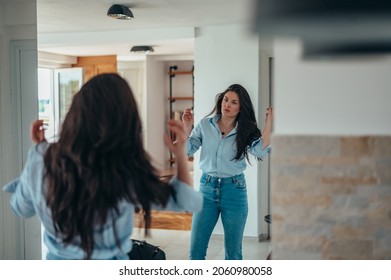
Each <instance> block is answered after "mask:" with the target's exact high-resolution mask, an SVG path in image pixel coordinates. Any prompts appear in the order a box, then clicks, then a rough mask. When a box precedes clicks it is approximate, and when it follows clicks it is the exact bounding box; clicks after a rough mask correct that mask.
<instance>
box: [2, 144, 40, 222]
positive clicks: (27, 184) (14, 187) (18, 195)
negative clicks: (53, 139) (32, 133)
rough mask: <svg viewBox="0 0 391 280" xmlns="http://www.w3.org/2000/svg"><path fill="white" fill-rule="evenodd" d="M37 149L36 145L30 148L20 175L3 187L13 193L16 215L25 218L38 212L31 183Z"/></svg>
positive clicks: (13, 206) (13, 205)
mask: <svg viewBox="0 0 391 280" xmlns="http://www.w3.org/2000/svg"><path fill="white" fill-rule="evenodd" d="M35 149H36V146H35V145H34V146H33V147H31V148H30V150H29V153H28V157H27V161H26V163H25V165H24V168H23V171H22V174H21V175H20V177H18V178H16V179H14V180H12V181H11V182H9V183H8V184H6V185H5V186H4V187H3V190H4V191H5V192H9V193H12V195H11V200H10V204H11V209H12V211H13V212H14V213H15V215H17V216H19V217H24V218H30V217H32V216H34V215H35V213H36V212H35V208H34V203H33V195H32V193H31V191H32V186H31V183H32V181H33V180H31V179H30V178H29V177H30V174H31V172H33V171H32V170H31V169H32V166H33V165H34V163H33V161H34V158H35V157H36V156H37V155H38V152H37V151H36V150H35Z"/></svg>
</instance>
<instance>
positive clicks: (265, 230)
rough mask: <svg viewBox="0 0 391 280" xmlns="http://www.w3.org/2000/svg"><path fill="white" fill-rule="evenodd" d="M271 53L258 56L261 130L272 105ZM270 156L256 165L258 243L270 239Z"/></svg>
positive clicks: (262, 52) (264, 52) (267, 52)
mask: <svg viewBox="0 0 391 280" xmlns="http://www.w3.org/2000/svg"><path fill="white" fill-rule="evenodd" d="M272 60H273V53H272V51H271V50H270V51H269V50H263V51H261V56H260V73H261V75H260V98H259V100H260V103H261V106H262V107H259V113H258V116H259V125H260V127H261V129H263V126H264V124H265V116H266V108H267V106H271V105H272V90H273V88H272V81H273V76H272V73H273V69H272V66H273V64H272ZM271 154H272V153H271ZM271 154H269V155H268V156H267V157H266V158H265V159H264V160H263V161H262V162H260V163H259V164H258V174H259V176H260V179H259V182H260V184H259V186H258V202H259V204H258V205H259V206H258V213H259V215H258V232H259V236H258V239H259V241H263V240H267V239H269V238H270V225H269V224H268V223H266V222H265V220H264V218H265V216H266V215H268V214H271V201H270V195H271V189H270V187H271V182H270V162H271Z"/></svg>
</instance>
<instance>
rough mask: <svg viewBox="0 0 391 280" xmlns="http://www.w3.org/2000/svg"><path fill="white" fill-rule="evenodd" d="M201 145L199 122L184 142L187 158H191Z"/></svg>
mask: <svg viewBox="0 0 391 280" xmlns="http://www.w3.org/2000/svg"><path fill="white" fill-rule="evenodd" d="M201 145H202V129H201V122H200V123H199V124H198V125H197V126H196V127H195V128H194V129H193V130H192V132H191V134H190V136H189V138H188V139H187V142H186V153H187V156H188V157H189V156H191V155H193V154H195V152H197V151H198V149H199V148H200V147H201Z"/></svg>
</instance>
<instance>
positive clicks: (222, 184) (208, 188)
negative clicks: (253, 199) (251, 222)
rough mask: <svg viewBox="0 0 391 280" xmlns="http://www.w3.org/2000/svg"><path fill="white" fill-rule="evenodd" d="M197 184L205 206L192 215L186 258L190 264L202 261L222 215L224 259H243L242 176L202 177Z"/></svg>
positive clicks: (245, 209)
mask: <svg viewBox="0 0 391 280" xmlns="http://www.w3.org/2000/svg"><path fill="white" fill-rule="evenodd" d="M200 183H201V185H200V192H202V194H203V195H204V204H203V208H202V210H201V211H200V212H197V213H194V215H193V221H192V227H191V235H190V256H189V258H190V259H191V260H204V259H205V257H206V251H207V249H208V244H209V239H210V236H211V234H212V232H213V229H214V227H215V225H216V223H217V220H218V218H219V216H220V215H221V221H222V223H223V228H224V248H225V259H226V260H241V259H243V255H242V241H243V232H244V226H245V225H246V220H247V214H248V203H247V188H246V180H245V177H244V174H240V175H236V176H233V177H229V178H218V177H212V176H209V175H206V174H202V176H201V180H200Z"/></svg>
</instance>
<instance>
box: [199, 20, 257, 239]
mask: <svg viewBox="0 0 391 280" xmlns="http://www.w3.org/2000/svg"><path fill="white" fill-rule="evenodd" d="M194 57H195V59H194V60H195V65H194V67H195V111H194V115H195V121H196V123H197V122H198V121H199V120H200V119H201V118H202V117H204V116H205V115H207V114H208V113H209V112H210V111H211V110H212V108H213V106H214V101H215V96H216V94H218V93H220V92H222V91H224V90H225V89H226V88H227V87H228V86H229V85H231V84H233V83H239V84H242V85H243V86H244V87H245V88H246V89H247V91H248V92H249V94H250V96H251V99H252V101H253V104H254V109H255V110H256V112H258V110H259V108H263V107H264V104H260V97H259V92H260V87H259V75H260V70H259V61H260V52H259V40H258V37H257V36H255V35H254V34H250V33H249V28H248V27H247V26H237V25H227V26H215V27H203V28H199V29H198V30H197V32H196V39H195V56H194ZM260 126H261V127H262V128H263V124H260ZM198 158H199V152H197V153H196V155H195V162H194V186H195V187H196V188H198V187H199V178H200V176H201V171H200V170H199V168H198ZM252 163H253V166H249V167H248V168H247V170H246V172H245V174H246V179H247V185H248V186H247V187H248V189H247V190H248V198H249V215H248V219H247V225H246V228H245V236H258V220H259V219H258V205H257V203H258V199H257V198H258V195H257V193H258V185H259V180H258V176H257V174H258V168H257V163H256V162H255V161H254V160H252ZM261 164H262V163H261ZM222 232H223V231H222V226H221V223H220V222H219V224H218V225H217V227H216V229H215V231H214V233H216V234H221V233H222Z"/></svg>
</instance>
